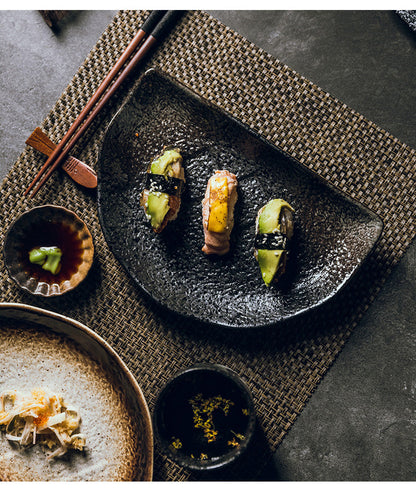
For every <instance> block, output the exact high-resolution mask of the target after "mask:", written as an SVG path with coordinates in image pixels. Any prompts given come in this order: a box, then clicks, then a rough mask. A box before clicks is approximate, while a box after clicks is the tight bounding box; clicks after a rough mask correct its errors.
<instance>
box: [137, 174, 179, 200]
mask: <svg viewBox="0 0 416 501" xmlns="http://www.w3.org/2000/svg"><path fill="white" fill-rule="evenodd" d="M182 187H183V179H179V178H177V177H172V176H167V177H165V176H163V175H162V174H152V173H150V172H148V173H147V174H146V182H145V190H149V191H159V192H162V193H167V194H168V195H175V196H177V197H179V196H180V195H181V193H182Z"/></svg>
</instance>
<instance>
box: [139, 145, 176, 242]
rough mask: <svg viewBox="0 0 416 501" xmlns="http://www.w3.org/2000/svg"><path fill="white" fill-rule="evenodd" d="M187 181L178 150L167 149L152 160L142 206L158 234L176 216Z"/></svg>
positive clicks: (142, 196)
mask: <svg viewBox="0 0 416 501" xmlns="http://www.w3.org/2000/svg"><path fill="white" fill-rule="evenodd" d="M184 183H185V172H184V169H183V167H182V156H181V154H180V152H179V150H178V149H167V150H164V151H163V153H162V154H161V155H159V156H158V157H156V158H155V159H154V160H153V161H152V162H151V164H150V166H149V168H148V170H147V174H146V184H145V188H144V190H143V192H142V194H141V199H140V205H141V206H142V207H143V208H144V211H145V214H146V217H147V219H148V220H149V222H150V224H151V226H152V228H153V231H154V232H155V233H160V232H161V231H162V230H163V229H164V228H165V227H166V225H167V224H168V222H169V221H173V220H174V219H176V217H177V215H178V212H179V209H180V206H181V193H182V189H183V185H184Z"/></svg>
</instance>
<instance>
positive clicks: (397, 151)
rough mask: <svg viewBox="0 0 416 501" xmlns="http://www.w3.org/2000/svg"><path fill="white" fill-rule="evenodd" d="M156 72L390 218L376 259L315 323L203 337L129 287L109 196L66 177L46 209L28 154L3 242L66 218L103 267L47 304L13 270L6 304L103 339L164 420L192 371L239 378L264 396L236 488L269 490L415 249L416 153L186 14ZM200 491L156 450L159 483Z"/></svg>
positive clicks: (63, 104)
mask: <svg viewBox="0 0 416 501" xmlns="http://www.w3.org/2000/svg"><path fill="white" fill-rule="evenodd" d="M145 15H146V13H145V12H136V11H134V12H132V11H126V12H120V13H119V14H118V15H117V16H116V17H115V19H114V20H113V22H112V23H111V24H110V25H109V27H108V28H107V30H106V31H105V32H104V34H103V35H102V37H101V38H100V40H99V41H98V42H97V45H96V46H95V47H94V48H93V50H92V51H91V53H90V54H89V56H88V57H87V59H86V61H85V63H84V64H83V66H82V67H81V68H80V69H79V71H78V72H77V74H76V75H75V76H74V78H73V80H72V82H71V83H70V84H69V86H68V87H67V89H66V90H65V92H64V93H63V94H62V96H61V98H60V99H59V100H58V102H57V103H56V106H55V107H54V108H53V110H51V112H50V113H49V115H48V116H47V117H46V119H45V121H44V123H43V124H42V127H43V129H44V131H45V132H47V133H48V135H49V136H50V137H51V139H53V140H55V141H59V139H60V138H61V137H62V136H63V134H64V133H65V131H66V130H67V129H68V127H69V125H70V124H71V123H72V122H73V120H74V119H75V117H76V116H77V114H78V113H79V112H80V110H81V109H82V107H83V106H84V105H85V104H86V102H87V101H88V99H89V97H90V96H91V95H92V93H93V92H94V90H95V89H96V87H97V86H98V85H99V83H100V82H101V80H102V78H103V77H104V76H105V75H106V74H107V72H108V71H109V69H110V68H111V66H112V65H113V64H114V62H115V60H116V59H117V57H118V56H119V55H120V54H121V52H122V51H123V49H124V48H125V47H126V45H127V44H128V42H129V41H130V40H131V38H132V37H133V35H134V33H135V32H136V30H137V28H138V26H140V25H141V23H142V21H143V19H144V17H145ZM147 66H148V67H150V66H156V67H159V68H160V69H162V70H163V71H165V72H166V73H168V74H169V75H170V76H171V77H173V78H175V79H177V80H178V81H179V82H181V83H183V84H185V85H186V86H188V87H190V88H191V89H192V90H193V91H194V92H196V93H197V94H199V95H200V96H203V97H204V98H207V99H209V100H210V101H212V102H213V103H215V104H216V105H218V106H220V107H221V108H222V109H224V110H226V111H227V112H228V113H230V114H232V115H233V116H235V117H236V118H238V119H240V120H241V121H242V122H244V123H245V124H247V125H248V126H250V127H252V128H253V129H254V130H255V131H257V132H258V133H260V134H262V135H263V136H264V137H265V138H266V139H268V140H269V141H271V142H272V143H274V144H276V145H277V146H279V147H280V148H281V149H282V150H283V151H285V152H286V153H288V154H290V155H292V156H293V157H295V158H296V159H297V160H299V161H300V162H302V163H303V164H304V165H306V166H307V167H308V168H310V169H312V170H314V171H315V172H317V173H319V174H320V175H321V176H323V177H324V178H326V179H327V180H329V181H330V182H332V183H333V184H335V185H336V186H337V187H338V188H339V189H341V190H343V191H344V192H346V193H347V194H348V195H350V196H351V197H352V198H354V199H355V200H357V201H360V202H362V203H363V204H365V205H367V206H368V207H369V208H371V209H372V210H373V211H375V212H376V213H377V214H379V216H380V217H381V218H382V219H383V220H384V231H383V234H382V237H381V239H380V241H379V242H378V244H377V247H376V249H375V251H374V252H373V254H372V255H371V257H370V259H369V260H368V262H366V264H365V265H364V267H363V268H362V269H361V271H360V272H359V273H358V274H357V275H356V276H355V278H354V280H353V281H352V282H351V283H350V284H349V285H348V287H347V288H345V289H344V290H343V291H342V292H341V294H340V295H338V297H337V298H335V300H333V301H331V302H329V303H327V304H326V305H325V306H324V307H322V308H319V309H318V310H316V311H315V312H314V313H312V314H309V315H308V316H306V317H303V318H298V319H296V320H295V321H293V322H290V323H287V324H284V325H283V326H281V327H279V328H274V329H267V330H262V331H256V332H252V333H250V334H247V333H246V334H244V335H243V334H237V335H236V334H235V333H233V334H232V335H230V332H228V331H224V330H221V329H216V328H210V327H207V326H201V325H197V326H196V325H195V324H193V323H192V322H189V321H185V320H183V319H181V318H178V317H177V316H175V315H167V314H165V313H164V312H163V313H162V312H161V311H160V310H159V309H158V308H157V306H155V305H154V304H153V302H151V301H149V300H147V299H146V298H144V297H143V295H142V293H141V292H140V291H139V290H138V289H137V288H136V287H135V286H134V284H133V282H132V280H130V279H129V278H128V277H127V275H126V274H125V272H124V270H123V269H122V267H121V266H120V265H119V263H118V262H117V261H116V260H115V258H114V257H113V255H112V254H111V252H110V251H109V249H108V247H107V244H106V242H105V240H104V237H103V234H102V231H101V228H100V225H99V222H98V217H97V210H96V195H95V193H91V192H89V191H88V190H83V189H80V188H79V187H78V186H76V185H75V184H74V183H73V182H72V181H71V180H70V179H69V178H68V177H67V176H66V175H65V174H63V173H62V172H57V173H55V174H54V179H53V181H49V182H48V184H47V185H46V186H45V187H44V188H43V189H42V190H41V192H39V194H38V195H37V196H36V197H35V199H34V200H28V199H25V198H24V197H23V195H22V193H23V191H24V188H25V187H26V186H27V185H28V184H29V182H30V180H31V179H32V178H33V176H34V174H35V173H36V172H37V171H38V170H39V168H40V166H41V165H42V163H43V161H44V157H42V156H41V155H40V154H38V153H35V152H34V151H33V150H32V149H30V148H28V147H27V148H26V149H25V150H24V151H23V152H22V154H21V156H20V158H19V159H18V161H17V162H16V164H15V165H14V167H13V168H12V169H11V171H10V173H9V175H8V176H7V178H6V180H5V182H4V183H3V185H2V188H1V199H2V205H3V210H2V217H1V224H0V231H1V237H2V239H3V238H4V234H5V231H6V230H7V228H8V226H9V225H10V223H11V222H12V221H13V220H14V219H15V218H16V217H17V216H19V215H20V214H21V213H22V212H24V211H25V210H27V209H28V208H31V207H33V206H35V205H42V204H45V203H53V204H58V205H63V206H65V207H68V208H69V209H72V210H74V211H75V212H76V213H78V214H79V215H80V216H81V217H82V218H83V219H84V220H85V222H86V223H87V225H88V226H89V228H90V229H91V232H92V234H93V238H94V241H95V246H96V260H95V264H94V266H93V269H92V272H91V274H90V275H89V277H88V279H87V280H86V281H85V282H84V283H83V284H81V286H80V287H79V288H78V289H77V291H76V292H74V293H69V294H67V295H66V296H63V297H61V298H55V299H50V300H47V301H46V300H42V299H38V298H35V297H34V296H30V295H27V294H25V293H23V292H21V291H20V290H19V289H18V288H17V286H16V285H15V284H14V283H13V282H12V281H11V280H10V278H9V276H8V274H7V272H6V270H5V267H4V263H3V260H2V259H1V269H0V273H1V275H0V290H1V300H2V301H7V302H19V303H29V304H33V305H35V306H40V307H43V308H46V309H50V310H54V311H57V312H59V313H62V314H64V315H68V316H70V317H72V318H75V319H76V320H79V321H81V322H82V323H84V324H86V325H87V326H89V327H91V328H92V329H94V330H95V331H96V332H97V333H98V334H99V335H101V336H102V337H103V338H104V339H106V340H107V341H108V342H109V343H110V344H111V345H112V346H113V347H114V348H115V349H116V351H117V352H118V353H119V354H120V356H121V357H122V358H123V359H124V361H125V362H126V363H127V365H128V367H129V368H130V369H131V371H132V372H133V373H134V375H135V376H136V378H137V380H138V382H139V384H140V385H141V387H142V389H143V392H144V394H145V397H146V399H147V401H148V403H149V407H150V409H151V410H152V409H153V406H154V402H155V398H156V396H157V394H158V392H159V390H160V388H161V387H162V385H163V384H164V383H165V382H166V381H167V379H168V378H169V377H170V376H172V375H173V374H174V373H175V372H177V371H178V370H179V369H181V368H183V367H185V366H189V365H191V364H193V363H195V362H197V361H209V362H218V363H222V364H225V365H227V366H229V367H231V368H232V369H234V370H235V371H236V372H237V373H239V374H240V375H241V376H242V377H243V378H244V379H245V381H246V382H247V383H248V385H249V386H250V388H251V390H252V392H253V395H254V399H255V405H256V409H257V414H258V422H259V433H258V437H257V441H256V443H255V446H254V448H253V451H252V454H250V455H249V457H247V458H246V460H245V461H243V462H242V463H241V464H239V465H238V467H236V468H234V470H233V471H230V472H227V473H226V474H224V478H244V479H250V478H255V477H256V475H257V474H258V472H259V470H260V467H261V465H262V464H263V460H265V459H267V458H268V454H269V453H270V452H272V451H274V450H275V448H276V447H277V445H278V444H279V443H280V442H281V440H282V439H283V437H284V435H285V433H286V432H287V430H288V429H289V427H290V426H291V424H292V423H293V422H294V421H295V419H296V417H297V416H298V414H299V413H300V411H301V410H302V408H303V406H304V405H305V402H306V401H307V399H308V398H309V397H310V395H311V394H312V393H313V391H314V389H315V388H316V385H317V384H318V383H319V381H320V379H321V378H322V377H323V375H324V374H325V372H326V371H327V370H328V368H329V367H330V365H331V363H332V362H333V361H334V359H335V357H336V356H337V354H338V353H339V351H340V350H341V348H342V346H343V345H344V343H345V342H346V340H347V339H348V336H349V334H350V333H351V331H352V329H353V328H354V326H355V325H356V323H357V322H358V321H359V319H360V317H361V316H362V314H363V313H364V312H365V310H366V309H367V308H368V306H369V305H370V304H371V302H372V300H373V299H374V297H375V295H376V294H377V292H378V290H379V288H380V287H381V285H382V283H383V282H384V280H385V278H386V276H387V274H388V273H389V272H390V271H391V269H392V267H393V266H394V265H395V264H396V263H397V262H398V260H399V259H400V257H401V256H402V255H403V253H404V251H405V250H406V248H407V247H408V245H409V243H410V242H411V240H412V238H413V236H414V233H415V223H414V208H413V206H414V203H413V201H414V199H415V186H416V184H415V169H414V165H415V162H416V153H415V152H414V151H413V150H411V149H410V148H408V147H407V146H405V145H404V144H402V143H400V141H398V140H397V139H396V138H394V137H392V136H391V135H389V134H388V133H386V132H385V131H383V130H381V129H380V128H378V127H377V126H376V125H374V124H373V123H371V122H369V121H368V120H366V119H365V118H364V117H362V116H361V115H359V114H357V113H356V112H354V111H352V110H351V109H349V108H348V107H347V106H346V105H344V104H343V103H341V102H339V101H338V100H337V99H335V98H333V97H332V96H330V95H329V94H328V93H326V92H324V91H322V90H321V89H319V88H317V87H316V86H315V85H313V84H312V83H311V82H310V81H308V80H307V79H305V78H303V77H302V76H300V75H299V74H297V73H296V72H294V71H292V70H291V69H289V68H288V67H287V66H285V65H284V64H282V63H280V62H279V61H276V60H275V59H274V58H272V57H271V56H270V55H268V54H267V53H265V52H264V51H262V50H260V49H259V48H257V47H256V46H254V45H253V44H251V43H249V42H248V41H247V40H245V39H244V38H242V37H241V36H239V35H238V34H236V33H234V32H233V31H232V30H230V29H228V28H226V27H225V26H223V25H222V24H221V23H220V22H218V21H217V20H215V19H213V18H212V17H210V16H209V15H207V14H205V13H203V12H188V13H186V15H185V16H184V17H183V18H182V20H181V22H180V24H178V26H177V27H176V28H175V30H174V31H173V32H172V33H171V35H170V36H169V37H168V39H167V40H166V41H165V42H164V44H163V45H162V46H161V47H160V48H159V49H158V50H157V52H155V53H154V54H153V56H152V58H151V59H150V60H148V62H147ZM137 76H138V75H137ZM134 84H135V80H133V81H131V82H130V83H128V84H127V85H126V86H125V88H124V89H122V90H121V91H120V92H119V94H118V96H116V97H115V98H114V99H113V101H112V102H111V103H110V105H109V106H108V108H107V111H106V113H103V115H101V118H102V121H101V122H100V123H99V124H98V123H97V124H96V126H95V128H94V129H93V130H91V131H90V132H89V134H88V136H87V137H85V139H84V140H83V142H82V144H80V145H78V147H77V149H76V150H75V154H76V155H77V156H78V157H79V158H81V159H82V160H84V161H86V162H87V163H88V164H90V165H95V162H96V159H97V154H98V151H99V149H100V144H101V140H102V137H103V134H104V131H105V128H106V127H107V125H108V123H109V120H110V119H111V117H112V116H113V114H114V113H115V111H116V110H117V109H118V108H119V106H120V104H121V103H122V101H123V99H125V98H126V95H127V94H128V92H130V91H131V90H132V89H133V88H134ZM36 125H37V124H36ZM265 341H267V342H265ZM187 478H189V475H188V473H187V472H185V471H183V470H182V469H180V468H179V467H177V466H176V465H174V464H173V463H171V462H170V461H169V460H167V459H166V458H165V457H164V456H163V455H162V454H160V452H159V450H158V449H157V448H156V452H155V473H154V479H155V480H184V479H187ZM191 478H193V477H191Z"/></svg>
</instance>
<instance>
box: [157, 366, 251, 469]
mask: <svg viewBox="0 0 416 501" xmlns="http://www.w3.org/2000/svg"><path fill="white" fill-rule="evenodd" d="M153 420H154V430H155V435H156V437H157V440H158V442H159V444H160V446H161V448H162V450H163V452H164V453H165V454H166V455H167V456H168V457H169V458H170V459H171V460H173V461H175V462H176V463H177V464H179V465H180V466H182V467H184V468H187V469H189V470H194V471H208V470H214V469H217V468H222V467H225V466H228V465H230V464H231V463H233V462H234V461H236V460H237V458H239V457H240V456H241V455H242V454H243V453H244V452H245V451H246V450H247V448H248V446H249V444H250V442H251V440H252V437H253V434H254V430H255V425H256V417H255V410H254V403H253V398H252V395H251V393H250V390H249V389H248V387H247V385H246V384H245V383H244V382H243V381H242V379H241V378H240V377H239V376H238V375H237V374H236V373H235V372H234V371H232V370H231V369H229V368H227V367H225V366H222V365H217V364H207V363H201V364H197V365H194V366H192V367H189V368H186V369H184V370H182V371H180V372H179V373H178V374H176V375H175V376H174V377H173V378H172V379H170V380H169V381H168V383H167V384H166V385H165V387H164V388H163V389H162V390H161V392H160V394H159V396H158V398H157V401H156V405H155V410H154V416H153Z"/></svg>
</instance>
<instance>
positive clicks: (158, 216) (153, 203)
mask: <svg viewBox="0 0 416 501" xmlns="http://www.w3.org/2000/svg"><path fill="white" fill-rule="evenodd" d="M168 211H169V195H168V194H167V193H161V192H159V191H151V192H150V193H149V195H148V198H147V207H146V214H147V215H148V217H149V219H150V224H151V225H152V228H155V229H157V228H159V227H160V225H161V224H162V222H163V220H164V219H165V216H166V214H167V213H168Z"/></svg>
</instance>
